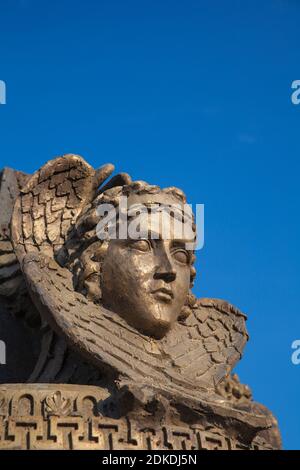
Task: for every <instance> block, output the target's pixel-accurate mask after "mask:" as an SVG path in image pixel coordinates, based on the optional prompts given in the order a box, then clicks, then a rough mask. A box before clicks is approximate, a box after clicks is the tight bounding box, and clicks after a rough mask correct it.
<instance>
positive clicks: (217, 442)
mask: <svg viewBox="0 0 300 470" xmlns="http://www.w3.org/2000/svg"><path fill="white" fill-rule="evenodd" d="M108 397H109V394H108V392H107V391H105V390H103V389H101V388H99V387H91V386H82V385H79V386H77V385H58V384H38V385H37V384H35V385H27V384H10V385H0V449H1V450H3V449H20V450H25V449H36V450H37V449H38V450H51V449H53V450H54V449H74V450H75V449H86V450H101V449H105V450H119V449H121V450H122V449H147V450H151V449H155V450H159V449H184V450H197V449H207V450H217V449H220V450H229V449H232V450H234V449H236V450H238V449H256V450H258V449H266V448H268V446H267V445H266V444H265V443H264V442H263V441H261V442H260V441H259V440H258V439H257V438H256V442H252V443H251V444H250V445H249V446H245V445H243V444H241V443H239V442H238V441H236V440H235V439H232V438H229V437H227V436H226V435H224V430H222V429H219V428H214V427H212V426H209V428H208V427H206V429H204V428H203V426H201V425H195V424H193V425H188V424H186V423H182V425H181V426H178V425H173V424H171V425H170V424H166V425H164V424H163V420H162V421H161V423H162V424H160V422H159V421H158V420H157V419H155V420H154V419H153V418H152V419H151V416H148V417H146V418H145V416H141V419H136V418H132V416H131V417H128V416H126V417H121V418H118V419H116V418H111V417H108V416H104V415H103V414H102V412H101V411H100V409H101V408H102V409H103V402H104V401H105V400H107V398H108Z"/></svg>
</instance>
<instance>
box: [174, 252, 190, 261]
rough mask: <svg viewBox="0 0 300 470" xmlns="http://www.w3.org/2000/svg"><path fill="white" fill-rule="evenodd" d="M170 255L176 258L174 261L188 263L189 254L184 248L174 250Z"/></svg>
mask: <svg viewBox="0 0 300 470" xmlns="http://www.w3.org/2000/svg"><path fill="white" fill-rule="evenodd" d="M172 255H173V257H174V258H175V259H176V261H179V263H182V264H188V263H189V260H190V257H189V254H188V252H187V251H186V250H182V249H180V250H178V249H177V250H174V251H173V252H172Z"/></svg>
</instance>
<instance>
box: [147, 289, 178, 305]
mask: <svg viewBox="0 0 300 470" xmlns="http://www.w3.org/2000/svg"><path fill="white" fill-rule="evenodd" d="M152 294H155V297H157V298H158V299H159V300H165V301H168V302H170V301H171V300H172V299H174V294H173V291H172V289H168V288H167V287H160V288H159V289H155V290H153V291H152Z"/></svg>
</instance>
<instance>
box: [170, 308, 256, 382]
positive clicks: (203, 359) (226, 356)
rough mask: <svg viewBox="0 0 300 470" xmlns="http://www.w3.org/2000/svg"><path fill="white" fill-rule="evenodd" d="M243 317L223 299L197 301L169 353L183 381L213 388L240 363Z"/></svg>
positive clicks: (244, 335)
mask: <svg viewBox="0 0 300 470" xmlns="http://www.w3.org/2000/svg"><path fill="white" fill-rule="evenodd" d="M245 320H246V316H245V315H244V314H243V313H242V312H240V311H239V310H238V309H237V308H235V307H233V306H232V305H231V304H229V303H228V302H226V301H224V300H218V299H199V300H198V301H197V303H196V305H195V308H193V313H192V314H191V315H189V316H188V317H187V318H186V320H185V321H184V326H183V331H185V333H184V334H183V335H182V337H181V342H180V343H178V344H176V345H172V348H171V349H170V351H167V350H166V352H169V353H170V354H171V355H172V359H173V361H174V365H175V366H177V367H178V368H179V369H180V370H181V374H182V375H183V376H184V377H185V379H186V380H189V381H192V382H194V383H199V384H200V383H205V384H206V386H207V387H211V388H214V387H215V386H216V385H217V384H218V383H219V382H220V381H221V380H222V379H223V378H224V377H226V376H227V375H228V374H229V373H230V372H231V371H232V369H233V367H234V366H235V365H236V363H237V362H238V361H239V360H240V358H241V356H242V352H243V349H244V346H245V344H246V342H247V340H248V334H247V330H246V325H245Z"/></svg>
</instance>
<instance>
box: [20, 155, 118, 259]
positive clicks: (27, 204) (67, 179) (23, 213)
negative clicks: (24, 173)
mask: <svg viewBox="0 0 300 470" xmlns="http://www.w3.org/2000/svg"><path fill="white" fill-rule="evenodd" d="M113 169H114V167H113V165H104V166H103V167H102V168H100V169H99V170H97V171H96V170H94V169H93V168H92V167H91V166H90V165H89V164H88V163H87V162H86V161H85V160H84V159H83V158H82V157H80V156H78V155H73V154H69V155H64V156H63V157H58V158H55V159H54V160H51V161H49V162H48V163H46V164H45V165H44V166H43V167H42V168H40V169H39V170H38V171H37V172H36V173H35V174H34V175H33V176H32V177H31V178H30V179H29V181H28V182H27V184H26V185H25V186H24V187H23V188H22V191H21V193H20V196H19V197H18V198H17V201H16V204H15V207H14V212H13V216H12V240H13V243H14V248H15V252H16V254H17V257H18V258H19V261H21V260H22V259H23V258H24V256H25V255H26V254H27V253H30V252H43V253H44V254H47V255H48V256H50V257H51V258H54V257H55V256H57V255H59V253H60V250H61V248H62V247H63V245H64V243H65V241H66V238H67V236H68V233H69V231H70V230H71V229H72V227H73V226H74V225H75V223H76V220H77V218H78V216H79V215H80V213H81V212H82V210H83V209H84V208H85V207H86V206H87V205H88V204H89V203H90V202H91V201H92V199H93V198H94V197H95V194H96V192H97V189H98V186H99V185H100V184H101V183H102V182H103V181H104V180H105V179H106V178H107V177H108V176H109V175H110V173H111V172H112V171H113Z"/></svg>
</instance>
